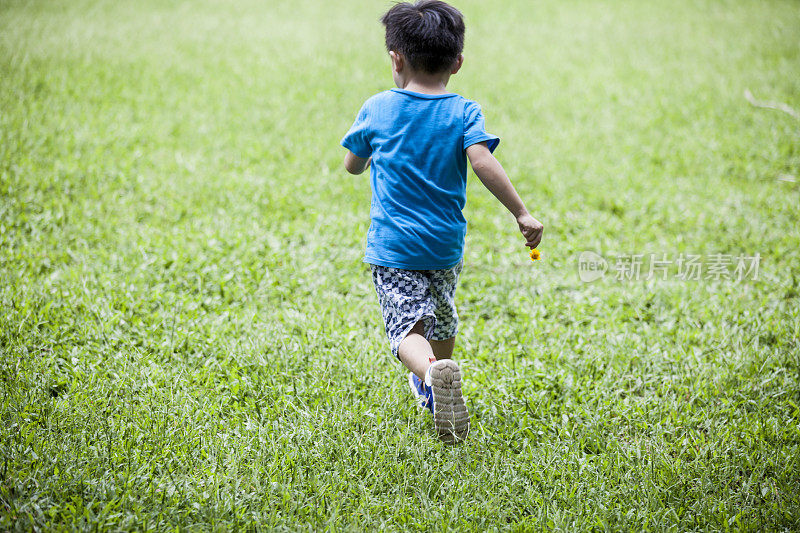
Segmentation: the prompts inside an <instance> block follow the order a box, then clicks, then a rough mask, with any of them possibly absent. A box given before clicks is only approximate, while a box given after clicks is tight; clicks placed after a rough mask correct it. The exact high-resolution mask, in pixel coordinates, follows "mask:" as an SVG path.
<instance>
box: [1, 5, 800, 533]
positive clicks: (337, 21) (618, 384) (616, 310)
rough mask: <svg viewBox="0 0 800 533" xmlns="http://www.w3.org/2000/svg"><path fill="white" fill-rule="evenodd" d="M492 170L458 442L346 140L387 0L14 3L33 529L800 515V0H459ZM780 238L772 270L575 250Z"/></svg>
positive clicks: (758, 525) (474, 201) (16, 305)
mask: <svg viewBox="0 0 800 533" xmlns="http://www.w3.org/2000/svg"><path fill="white" fill-rule="evenodd" d="M457 5H458V7H460V8H461V9H462V10H463V11H464V13H465V15H466V17H467V25H468V35H467V46H466V51H465V53H466V57H467V61H466V63H465V65H464V68H463V69H462V71H461V72H460V73H459V74H458V75H457V76H455V77H454V78H453V79H452V81H451V85H450V87H451V88H452V89H453V90H454V91H456V92H460V93H462V94H464V95H465V96H467V97H469V98H472V99H475V100H477V101H479V102H480V103H481V104H482V105H483V108H484V113H485V114H486V116H487V124H488V129H489V130H490V131H492V132H494V133H497V134H499V135H500V136H501V137H502V139H503V141H502V143H501V145H500V148H499V149H498V151H497V155H498V157H499V158H500V160H501V161H502V162H503V164H504V166H505V167H506V169H507V170H508V172H509V174H510V175H511V177H512V179H513V180H514V182H515V183H516V185H517V188H518V190H519V191H520V193H521V194H522V195H523V197H524V198H525V199H526V200H527V202H528V204H529V207H530V208H531V210H532V211H533V213H534V215H535V216H537V217H538V218H540V219H541V220H542V221H543V222H544V223H545V227H546V229H545V240H544V242H543V244H542V246H541V247H540V248H541V250H542V253H543V260H542V261H538V262H536V263H535V264H532V263H531V262H530V261H529V260H528V258H527V254H526V253H525V249H524V247H523V246H521V244H522V243H521V240H520V237H519V235H518V234H517V233H516V229H515V226H514V223H513V220H511V218H510V217H509V216H508V215H507V214H506V213H504V212H503V209H502V207H501V206H500V205H499V204H498V203H497V202H496V201H495V200H494V199H493V198H491V196H490V194H489V193H488V192H487V191H485V190H484V189H482V188H481V186H480V184H479V183H478V182H477V180H476V179H475V178H474V176H472V177H471V178H470V184H469V190H468V196H469V201H468V205H467V208H466V212H465V214H466V216H467V219H468V220H469V224H470V225H469V234H468V237H467V248H466V255H465V268H464V272H463V274H462V282H461V284H460V287H459V292H458V294H457V298H458V304H459V311H460V315H461V320H462V326H461V333H460V336H459V340H458V343H457V348H456V354H455V355H456V358H457V359H458V360H459V361H460V362H461V364H462V368H463V372H464V379H465V384H464V387H465V393H466V395H467V397H468V406H469V408H470V410H471V413H472V415H473V419H472V423H473V429H472V433H471V435H470V437H469V439H468V441H467V442H466V443H465V444H463V445H461V446H457V447H451V446H446V445H443V444H441V443H440V442H438V441H437V440H436V438H435V436H434V435H433V432H432V424H431V422H430V420H429V419H428V418H426V417H423V416H421V415H420V413H419V412H418V411H417V410H416V408H415V407H414V406H413V405H412V401H411V398H410V394H409V393H408V391H407V390H406V385H405V384H404V381H403V372H402V369H401V367H400V365H399V363H397V362H396V361H393V360H392V359H391V357H390V356H389V355H388V349H387V343H386V341H385V339H384V337H383V333H382V323H381V321H380V320H381V319H380V314H379V311H378V308H377V303H376V298H375V296H374V292H373V288H372V286H371V281H370V278H369V275H368V271H367V269H366V267H365V265H363V264H362V263H361V262H360V259H361V254H362V252H363V240H364V236H365V234H366V229H367V225H368V206H369V186H368V182H367V180H366V179H364V178H363V177H357V178H354V177H352V176H349V175H347V174H345V173H344V171H343V170H342V167H341V158H342V155H343V150H342V149H341V148H340V147H339V146H338V141H339V139H340V138H341V136H342V135H343V134H344V132H345V131H346V130H347V128H348V127H349V125H350V123H351V122H352V120H353V118H354V116H355V113H356V111H357V110H358V108H359V106H360V104H361V103H362V101H363V100H364V99H365V98H367V97H368V96H369V95H371V94H373V93H375V92H378V91H380V90H383V89H386V88H388V87H389V86H390V84H391V78H390V76H389V71H388V60H387V58H386V56H385V53H384V52H383V50H382V48H381V46H382V33H381V27H380V25H379V24H378V23H377V20H376V19H377V18H378V17H379V15H380V14H381V13H382V12H383V11H384V10H385V9H386V7H387V6H388V4H384V3H380V2H378V3H375V2H367V1H366V0H362V1H353V2H348V3H346V4H341V3H335V2H322V1H320V2H288V1H283V0H275V1H270V2H255V1H250V0H245V1H238V2H210V1H197V2H191V3H189V2H172V1H170V2H155V1H150V2H135V3H117V2H88V1H85V0H80V1H73V2H66V1H44V0H42V1H35V2H22V1H15V0H4V1H2V2H0V350H1V351H2V357H1V358H0V375H1V377H2V379H1V380H0V530H11V531H14V530H18V531H22V530H31V529H36V530H51V529H55V530H68V529H79V530H84V529H85V530H88V529H104V530H105V529H107V530H167V529H175V528H178V529H188V530H229V529H245V528H247V529H251V528H254V529H264V530H318V529H323V528H330V529H335V530H339V529H357V530H362V529H378V528H380V529H386V530H431V529H433V530H446V529H452V530H486V529H493V530H512V531H528V530H535V531H538V530H545V529H546V530H569V531H571V530H658V531H660V530H681V531H683V530H715V531H727V530H792V529H798V528H800V490H798V485H799V484H800V464H798V461H800V425H799V424H800V407H799V406H800V343H799V340H800V305H798V303H799V302H798V290H799V287H798V278H800V251H799V250H798V243H800V230H798V225H797V220H798V214H799V213H800V212H799V211H798V205H800V185H798V174H800V124H798V121H797V119H795V118H793V117H792V116H790V115H788V114H786V113H782V112H780V111H775V110H770V109H762V108H757V107H754V106H752V105H750V104H749V103H748V102H747V100H746V99H745V98H744V96H743V94H744V91H745V90H746V89H749V90H751V91H752V93H753V95H754V96H755V98H757V99H759V100H773V101H779V102H783V103H786V104H788V105H789V106H791V107H793V108H794V109H800V76H798V72H800V55H798V50H800V49H799V48H798V47H797V36H798V35H800V6H798V4H797V3H796V2H791V1H783V2H778V1H775V2H760V1H750V0H745V1H741V2H724V1H719V2H716V1H713V2H712V1H703V2H689V1H678V2H658V3H639V2H627V1H617V2H608V3H604V4H599V3H590V2H582V1H575V2H550V1H547V2H537V3H531V2H525V1H522V0H509V1H507V2H504V3H503V5H502V7H498V6H493V5H489V4H487V3H485V2H478V1H477V0H462V1H460V2H458V4H457ZM584 250H595V251H598V252H600V253H602V254H603V255H604V256H606V257H607V258H611V257H615V256H617V255H619V254H634V253H658V254H661V253H667V254H668V256H669V257H670V258H672V259H674V258H676V257H677V256H678V254H680V253H686V254H701V255H703V256H704V257H708V256H709V254H715V253H721V254H733V255H736V254H740V253H744V254H747V255H752V254H754V253H759V254H760V256H761V258H762V260H761V264H760V269H759V275H758V279H746V280H743V281H739V282H737V281H728V280H720V281H714V280H700V281H681V280H678V279H676V278H675V276H669V277H668V279H667V280H649V281H647V280H639V281H626V282H621V281H616V280H615V279H614V278H613V276H609V275H607V276H606V277H605V278H603V279H602V280H599V281H596V282H594V283H591V284H586V283H582V282H581V281H580V280H579V279H578V276H577V262H576V257H577V255H578V254H579V253H580V252H581V251H584Z"/></svg>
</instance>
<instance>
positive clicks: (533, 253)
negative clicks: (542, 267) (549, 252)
mask: <svg viewBox="0 0 800 533" xmlns="http://www.w3.org/2000/svg"><path fill="white" fill-rule="evenodd" d="M541 256H542V254H540V253H539V250H537V249H536V248H531V261H536V260H538V259H539V258H540V257H541Z"/></svg>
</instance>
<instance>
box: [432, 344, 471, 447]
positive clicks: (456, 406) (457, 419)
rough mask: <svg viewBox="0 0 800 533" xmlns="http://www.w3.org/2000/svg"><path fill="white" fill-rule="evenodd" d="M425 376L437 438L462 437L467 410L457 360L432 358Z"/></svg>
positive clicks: (466, 427) (449, 440) (450, 440)
mask: <svg viewBox="0 0 800 533" xmlns="http://www.w3.org/2000/svg"><path fill="white" fill-rule="evenodd" d="M426 377H427V378H428V379H426V382H425V384H426V385H428V386H429V387H431V389H432V390H433V425H434V427H435V428H436V433H437V435H438V436H439V439H441V440H442V441H443V442H446V443H448V444H454V443H456V442H459V441H462V440H464V439H465V438H467V434H468V433H469V413H467V406H466V405H464V398H463V397H462V395H461V369H459V368H458V364H457V363H456V362H455V361H452V360H450V359H442V360H439V361H436V362H434V363H433V364H432V365H431V368H430V371H429V373H428V376H426ZM428 380H430V383H428Z"/></svg>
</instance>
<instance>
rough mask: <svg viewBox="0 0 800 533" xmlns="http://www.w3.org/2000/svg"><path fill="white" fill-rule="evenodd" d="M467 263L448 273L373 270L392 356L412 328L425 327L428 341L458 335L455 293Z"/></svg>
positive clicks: (376, 268) (449, 270) (399, 269)
mask: <svg viewBox="0 0 800 533" xmlns="http://www.w3.org/2000/svg"><path fill="white" fill-rule="evenodd" d="M462 265H463V261H462V262H459V263H458V264H457V265H456V266H454V267H452V268H447V269H444V270H404V269H401V268H391V267H385V266H380V265H370V266H371V267H372V281H373V282H374V283H375V291H376V292H377V293H378V303H380V306H381V313H382V314H383V323H384V325H385V326H386V335H387V336H388V337H389V344H390V346H391V349H392V355H394V356H395V357H397V356H398V355H397V348H398V347H399V346H400V342H401V341H402V340H403V339H405V338H406V335H408V333H409V331H411V328H413V327H414V325H415V324H416V323H417V322H419V321H420V320H421V321H422V323H423V326H424V330H425V337H426V338H427V339H431V340H437V341H443V340H445V339H449V338H451V337H455V336H456V333H458V313H457V312H456V304H455V299H454V298H455V293H456V284H457V283H458V275H459V273H461V267H462Z"/></svg>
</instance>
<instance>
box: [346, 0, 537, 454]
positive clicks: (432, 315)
mask: <svg viewBox="0 0 800 533" xmlns="http://www.w3.org/2000/svg"><path fill="white" fill-rule="evenodd" d="M381 22H383V24H384V25H385V26H386V48H387V49H388V51H389V56H390V58H391V62H392V78H393V79H394V83H395V85H397V88H396V89H391V90H388V91H384V92H381V93H379V94H376V95H375V96H372V97H371V98H369V99H368V100H367V101H366V102H365V103H364V105H363V106H362V107H361V110H360V111H359V113H358V116H357V117H356V120H355V123H354V124H353V126H352V127H351V128H350V131H348V132H347V134H346V135H345V137H344V138H343V139H342V146H344V147H345V148H347V149H348V152H347V154H346V155H345V159H344V166H345V168H346V169H347V171H348V172H350V173H351V174H361V173H362V172H364V170H365V169H366V168H367V167H368V166H371V167H372V168H371V172H370V183H371V185H372V206H371V209H370V218H371V224H370V228H369V233H368V234H367V250H366V254H365V257H364V261H365V262H367V263H369V264H370V265H371V268H372V279H373V281H374V283H375V290H376V291H377V293H378V301H379V303H380V306H381V311H382V314H383V321H384V324H385V326H386V334H387V336H388V337H389V343H390V345H391V349H392V354H393V355H394V356H395V357H398V358H399V359H400V361H402V363H403V364H404V365H405V366H406V368H408V369H409V370H410V371H411V372H410V373H409V384H410V385H411V390H412V391H413V392H414V393H415V394H416V395H417V397H418V398H419V400H420V404H421V405H422V406H423V407H427V408H428V409H430V411H431V412H432V413H433V417H434V427H435V428H436V432H437V434H438V435H439V438H440V439H442V440H443V441H445V442H456V441H460V440H463V439H464V438H465V437H466V436H467V433H468V432H469V414H468V413H467V409H466V406H465V405H464V400H463V398H462V395H461V372H460V370H459V367H458V364H456V363H455V362H454V361H452V360H451V359H450V357H451V355H452V353H453V346H454V345H455V337H456V333H457V331H458V315H457V314H456V307H455V303H454V295H455V290H456V284H457V282H458V275H459V272H460V271H461V266H462V257H463V252H464V235H465V234H466V229H467V222H466V220H465V219H464V216H463V214H462V212H461V211H462V209H463V208H464V204H465V203H466V185H467V159H469V162H470V164H471V165H472V169H473V170H474V171H475V174H476V175H477V176H478V178H479V179H480V180H481V182H482V183H483V184H484V185H485V186H486V188H487V189H489V191H491V192H492V194H494V195H495V196H496V197H497V199H498V200H500V202H501V203H502V204H503V205H504V206H505V207H506V208H507V209H508V210H509V211H510V212H511V214H512V215H514V217H515V218H516V221H517V224H518V226H519V229H520V231H521V232H522V235H523V236H524V237H525V239H526V243H525V244H526V245H527V246H529V247H531V248H535V247H536V246H537V245H538V244H539V241H541V239H542V229H543V226H542V224H541V223H540V222H539V221H538V220H536V219H535V218H533V217H532V216H531V215H530V214H529V213H528V211H527V210H526V209H525V205H524V204H523V203H522V200H521V199H520V197H519V195H517V192H516V191H515V190H514V187H513V185H512V184H511V182H510V181H509V179H508V176H506V173H505V171H504V170H503V167H502V166H500V163H498V162H497V160H496V159H495V158H494V156H493V155H492V152H493V151H494V149H495V148H496V147H497V145H498V143H499V142H500V139H499V138H498V137H496V136H494V135H491V134H489V133H487V132H486V131H485V129H484V120H483V115H482V113H481V108H480V106H479V105H478V104H477V103H475V102H473V101H471V100H467V99H465V98H463V97H461V96H459V95H457V94H454V93H450V92H447V90H446V89H445V87H446V86H447V82H448V80H449V79H450V76H451V75H452V74H455V73H456V72H458V70H459V69H460V68H461V65H462V63H463V62H464V56H463V55H462V54H461V52H462V51H463V48H464V20H463V17H462V15H461V13H460V12H459V11H458V10H457V9H455V8H454V7H452V6H450V5H448V4H446V3H444V2H441V1H438V0H419V1H417V2H416V3H414V4H411V3H400V4H396V5H395V6H394V7H392V8H391V9H390V10H389V11H388V12H387V13H386V14H385V15H384V16H383V18H382V19H381Z"/></svg>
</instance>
